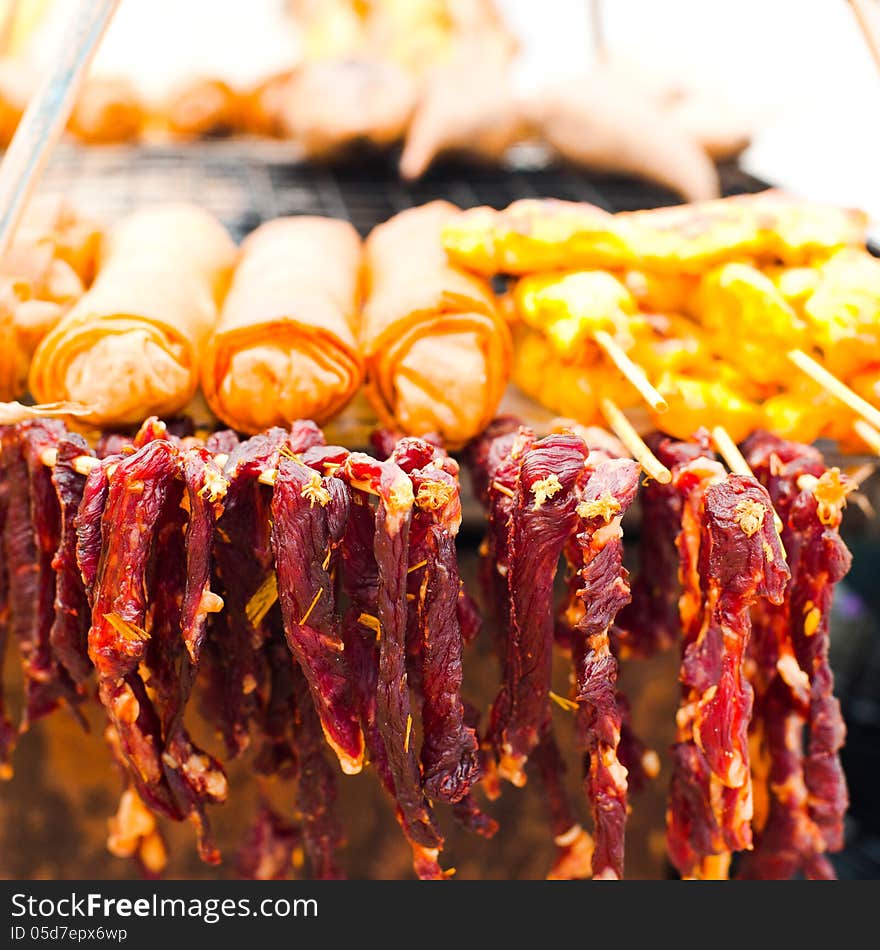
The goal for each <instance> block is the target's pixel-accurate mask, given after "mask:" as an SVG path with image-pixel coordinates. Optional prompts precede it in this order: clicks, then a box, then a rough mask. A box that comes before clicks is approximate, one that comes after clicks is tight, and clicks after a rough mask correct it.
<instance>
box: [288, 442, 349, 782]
mask: <svg viewBox="0 0 880 950" xmlns="http://www.w3.org/2000/svg"><path fill="white" fill-rule="evenodd" d="M348 507H349V492H348V489H347V487H346V485H345V484H344V483H343V482H342V481H341V480H340V479H338V478H335V477H333V476H330V477H322V476H321V475H319V474H318V473H317V472H316V471H315V470H314V469H311V468H309V467H307V466H306V465H303V464H302V462H300V461H298V460H296V459H295V458H290V457H287V456H286V455H284V454H282V456H281V458H280V459H279V461H278V469H277V475H276V477H275V483H274V488H273V494H272V546H273V549H274V552H275V570H276V573H277V577H278V593H279V599H280V602H281V612H282V615H283V618H284V630H285V634H286V636H287V643H288V646H289V647H290V650H291V652H292V653H293V656H294V657H295V658H296V662H297V663H298V664H299V667H300V669H301V670H302V672H303V673H304V674H305V677H306V680H307V681H308V684H309V688H310V690H311V693H312V699H313V700H314V703H315V708H316V710H317V711H318V716H319V718H320V723H321V726H322V728H323V730H324V736H325V738H326V740H327V743H328V744H329V745H330V747H331V748H332V749H333V750H334V752H335V753H336V755H337V757H338V759H339V763H340V766H341V767H342V770H343V771H344V772H346V773H347V774H354V773H357V772H359V771H360V770H361V767H362V765H363V755H364V739H363V734H362V732H361V728H360V724H359V721H358V716H357V710H356V708H355V705H354V701H353V698H352V695H351V682H350V676H349V673H348V670H347V666H346V659H345V655H344V644H343V640H342V635H341V632H340V621H339V617H338V614H337V610H336V596H335V590H334V582H333V575H334V574H335V570H336V565H335V560H336V556H337V551H338V549H339V546H340V545H341V543H342V538H343V535H344V531H345V523H346V521H347V518H348Z"/></svg>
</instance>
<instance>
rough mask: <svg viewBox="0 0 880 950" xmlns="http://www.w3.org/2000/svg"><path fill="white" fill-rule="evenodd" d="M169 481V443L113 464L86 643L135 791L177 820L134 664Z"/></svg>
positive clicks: (173, 468) (156, 729)
mask: <svg viewBox="0 0 880 950" xmlns="http://www.w3.org/2000/svg"><path fill="white" fill-rule="evenodd" d="M96 471H97V470H96ZM92 475H94V472H93V473H92ZM90 478H91V476H90ZM176 482H177V453H176V449H175V448H174V447H173V446H172V445H171V444H170V443H168V442H164V441H158V442H153V443H151V444H149V445H147V446H145V447H144V448H143V449H141V450H140V451H139V452H137V453H135V454H134V455H131V456H128V457H127V458H125V459H123V460H121V461H120V462H118V464H117V465H116V468H115V471H114V472H113V476H112V478H110V479H109V485H108V488H107V496H106V504H105V507H104V511H103V515H102V517H101V525H102V531H101V538H102V547H101V555H100V561H99V564H98V571H97V578H96V581H95V590H94V600H93V605H92V625H91V628H90V630H89V641H88V642H89V657H90V659H91V660H92V662H93V664H94V665H95V669H96V671H97V674H98V683H99V696H100V699H101V702H102V704H103V706H104V708H105V710H106V711H107V714H108V718H109V719H110V723H111V725H112V726H113V727H114V729H115V730H116V732H117V734H118V736H119V744H120V748H121V751H122V754H123V756H124V760H125V763H126V765H127V767H128V770H129V772H130V774H131V777H132V781H133V782H134V785H135V788H136V789H137V791H138V794H139V796H140V797H141V799H142V800H143V801H144V802H145V803H146V804H147V805H148V806H149V807H150V808H152V809H154V810H156V811H159V812H160V813H162V814H166V815H168V816H169V817H171V818H175V819H180V818H182V817H183V814H182V812H181V810H180V807H179V805H178V803H177V802H176V800H175V797H174V795H173V793H172V792H171V789H170V787H169V785H168V781H167V778H166V775H165V769H164V767H163V762H162V751H163V747H164V743H163V739H162V724H161V721H160V719H159V717H158V715H157V714H156V711H155V709H154V707H153V704H152V703H151V702H150V699H149V697H148V695H147V692H146V689H145V686H144V683H143V681H142V679H141V676H140V673H139V670H138V668H139V666H140V664H141V663H142V662H143V661H144V660H145V658H146V654H147V646H148V644H149V641H150V634H149V633H148V632H147V630H146V629H145V627H146V623H147V608H148V599H147V598H148V590H147V579H148V572H149V570H150V558H151V554H152V552H153V542H154V530H155V527H156V525H157V523H158V522H160V520H161V518H162V516H163V513H164V509H165V506H166V502H167V500H168V496H169V493H172V492H174V491H175V489H176ZM81 563H82V562H81Z"/></svg>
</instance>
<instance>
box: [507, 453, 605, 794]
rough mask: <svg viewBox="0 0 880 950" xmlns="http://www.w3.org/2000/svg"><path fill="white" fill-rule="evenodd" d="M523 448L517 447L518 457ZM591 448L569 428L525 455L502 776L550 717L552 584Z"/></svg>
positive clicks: (517, 765)
mask: <svg viewBox="0 0 880 950" xmlns="http://www.w3.org/2000/svg"><path fill="white" fill-rule="evenodd" d="M516 454H517V453H516V449H515V448H514V450H513V451H512V452H511V459H512V460H513V461H515V459H514V455H516ZM587 455H588V449H587V447H586V445H585V444H584V443H583V441H582V440H581V439H579V438H577V437H576V436H573V435H570V434H560V435H551V436H548V437H547V438H546V439H542V440H540V441H539V442H535V443H534V444H533V445H532V446H531V448H529V449H527V450H525V451H524V452H523V454H522V460H521V463H520V466H519V472H518V474H517V479H516V489H515V492H514V499H513V504H512V509H511V514H510V520H509V524H508V534H507V559H508V570H507V574H506V581H507V591H508V612H507V643H506V658H505V663H504V673H505V679H504V684H503V685H502V688H501V691H500V692H499V695H498V697H497V698H496V700H495V702H494V703H493V705H492V713H491V719H490V726H489V734H490V737H491V742H492V745H493V747H494V749H495V750H496V755H497V757H498V771H499V774H500V775H501V776H502V777H503V778H506V779H508V780H509V781H511V782H513V783H514V784H516V785H522V784H524V782H525V777H526V776H525V772H524V766H525V763H526V761H527V759H528V756H529V754H530V753H531V751H532V750H533V749H534V747H535V746H536V745H537V743H538V741H539V739H540V737H541V734H542V733H543V731H544V729H545V728H546V727H547V724H548V722H549V720H550V698H549V694H550V686H551V677H550V674H551V669H550V666H551V658H552V646H553V626H554V610H553V583H554V579H555V576H556V570H557V566H558V563H559V558H560V555H561V553H562V551H563V548H564V547H565V543H566V541H567V540H568V537H569V535H570V534H571V533H572V531H573V530H574V526H575V523H576V518H577V516H576V513H575V509H576V508H577V505H578V496H577V492H576V491H575V490H574V489H575V487H576V486H577V484H578V483H579V482H580V481H581V480H582V479H584V478H585V477H586V472H587V470H586V467H585V462H586V457H587Z"/></svg>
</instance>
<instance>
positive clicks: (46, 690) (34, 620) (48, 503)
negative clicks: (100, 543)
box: [9, 420, 82, 730]
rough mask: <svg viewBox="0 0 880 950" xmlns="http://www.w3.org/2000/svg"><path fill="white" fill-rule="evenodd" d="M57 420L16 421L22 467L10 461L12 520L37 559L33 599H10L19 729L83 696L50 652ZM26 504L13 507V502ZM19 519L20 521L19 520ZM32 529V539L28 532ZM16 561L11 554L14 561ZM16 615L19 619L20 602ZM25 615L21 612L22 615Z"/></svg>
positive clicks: (57, 528)
mask: <svg viewBox="0 0 880 950" xmlns="http://www.w3.org/2000/svg"><path fill="white" fill-rule="evenodd" d="M64 431H65V430H64V426H63V424H62V423H61V422H60V421H59V420H34V421H30V422H23V423H20V424H19V425H18V426H17V445H18V455H17V458H18V468H17V469H16V460H15V456H14V457H13V460H12V464H11V466H10V469H9V470H10V472H11V477H12V478H13V480H15V479H17V478H22V479H23V483H22V484H21V485H20V486H13V488H12V490H11V495H10V501H11V507H10V513H9V526H10V527H12V529H13V531H15V532H17V533H18V539H19V544H20V545H21V547H20V551H21V552H22V553H24V549H25V548H27V549H28V556H29V557H32V558H33V560H32V561H31V562H30V566H29V567H28V569H27V572H28V573H30V572H33V576H32V577H31V578H29V579H28V580H26V581H25V582H24V583H23V584H22V587H23V590H22V594H24V590H30V588H31V584H33V587H34V591H33V593H34V598H33V600H31V601H30V602H29V603H26V602H25V601H24V600H23V599H22V600H18V599H17V598H16V599H15V600H13V601H12V609H13V614H12V619H13V624H14V625H15V626H14V629H16V631H17V636H18V638H19V640H18V642H19V648H20V650H21V655H22V661H23V669H24V674H25V711H24V715H23V717H22V723H21V729H22V730H25V729H26V728H27V727H28V725H29V724H30V723H32V722H35V721H36V720H37V719H40V718H42V717H43V716H45V715H48V714H49V713H50V712H52V711H53V710H54V709H55V708H57V706H58V705H59V703H60V702H62V701H66V702H67V703H69V704H71V706H74V705H75V704H77V703H78V702H80V701H81V699H82V697H81V695H80V694H79V693H78V691H77V689H76V687H75V685H74V684H73V682H72V681H71V679H70V677H69V676H68V675H67V672H66V671H65V670H64V668H63V667H62V666H61V665H60V664H59V662H58V660H57V658H56V657H55V655H54V654H53V652H52V646H51V642H50V633H51V630H52V626H53V623H54V620H55V571H54V570H53V568H52V561H53V558H54V557H55V553H56V551H57V550H58V545H59V541H60V537H61V513H60V509H59V505H58V499H57V497H56V495H55V488H54V486H53V484H52V472H51V469H50V468H49V467H47V466H46V465H45V464H44V462H43V455H44V453H45V452H46V451H47V450H54V449H55V447H56V446H57V444H58V441H59V439H61V438H62V437H63V436H64ZM15 504H20V505H21V506H22V508H21V509H20V510H18V511H13V510H12V506H14V505H15ZM19 522H20V523H19ZM28 533H30V541H28V540H27V534H28ZM13 563H14V562H13V561H12V560H11V559H10V564H13ZM17 604H18V605H19V607H18V613H19V616H18V619H16V605H17ZM22 615H23V616H22Z"/></svg>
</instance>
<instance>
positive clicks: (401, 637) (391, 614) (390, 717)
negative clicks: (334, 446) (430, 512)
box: [343, 453, 443, 873]
mask: <svg viewBox="0 0 880 950" xmlns="http://www.w3.org/2000/svg"><path fill="white" fill-rule="evenodd" d="M343 471H344V477H345V478H346V480H347V481H348V483H349V485H350V486H351V487H352V488H353V489H357V490H360V491H362V492H368V493H369V494H371V495H376V496H377V497H378V504H377V506H376V512H375V518H374V533H373V542H372V549H373V556H374V558H375V561H376V566H377V569H378V584H377V589H376V604H375V614H373V616H375V618H376V620H377V621H378V624H377V627H378V635H379V663H378V679H377V698H376V717H377V724H378V728H379V733H380V735H381V737H382V742H383V745H384V747H385V755H386V757H387V763H388V768H389V770H390V773H391V776H392V778H393V781H394V792H395V799H396V801H397V805H398V807H399V816H400V819H401V821H402V824H403V827H404V829H405V831H406V833H407V837H408V838H409V840H410V842H411V843H412V844H413V846H414V854H415V859H416V863H417V865H418V864H419V863H420V861H421V858H420V855H424V861H425V863H426V865H428V866H429V867H431V868H432V869H433V866H434V865H435V864H436V858H437V854H438V852H439V851H440V849H441V848H442V846H443V839H442V838H441V837H440V834H439V832H438V830H437V828H436V826H435V824H434V819H433V815H432V813H431V806H430V803H429V802H428V799H427V797H426V796H425V792H424V789H423V788H422V782H421V773H420V770H419V761H418V757H417V754H416V747H415V746H416V744H415V742H413V741H410V740H411V738H412V727H413V719H412V713H411V707H410V698H409V689H408V684H407V675H406V628H407V600H406V589H407V569H408V563H409V562H408V551H409V546H408V542H409V528H410V522H411V519H412V507H413V500H414V498H413V490H412V485H411V483H410V479H409V476H407V475H406V473H405V472H403V470H402V469H400V468H399V467H398V466H397V465H395V464H394V463H392V462H376V461H375V460H374V459H371V458H370V457H369V456H367V455H362V454H360V453H353V454H351V455H349V456H348V458H347V459H346V461H345V465H344V467H343ZM374 632H375V631H374ZM432 873H433V870H432Z"/></svg>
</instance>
